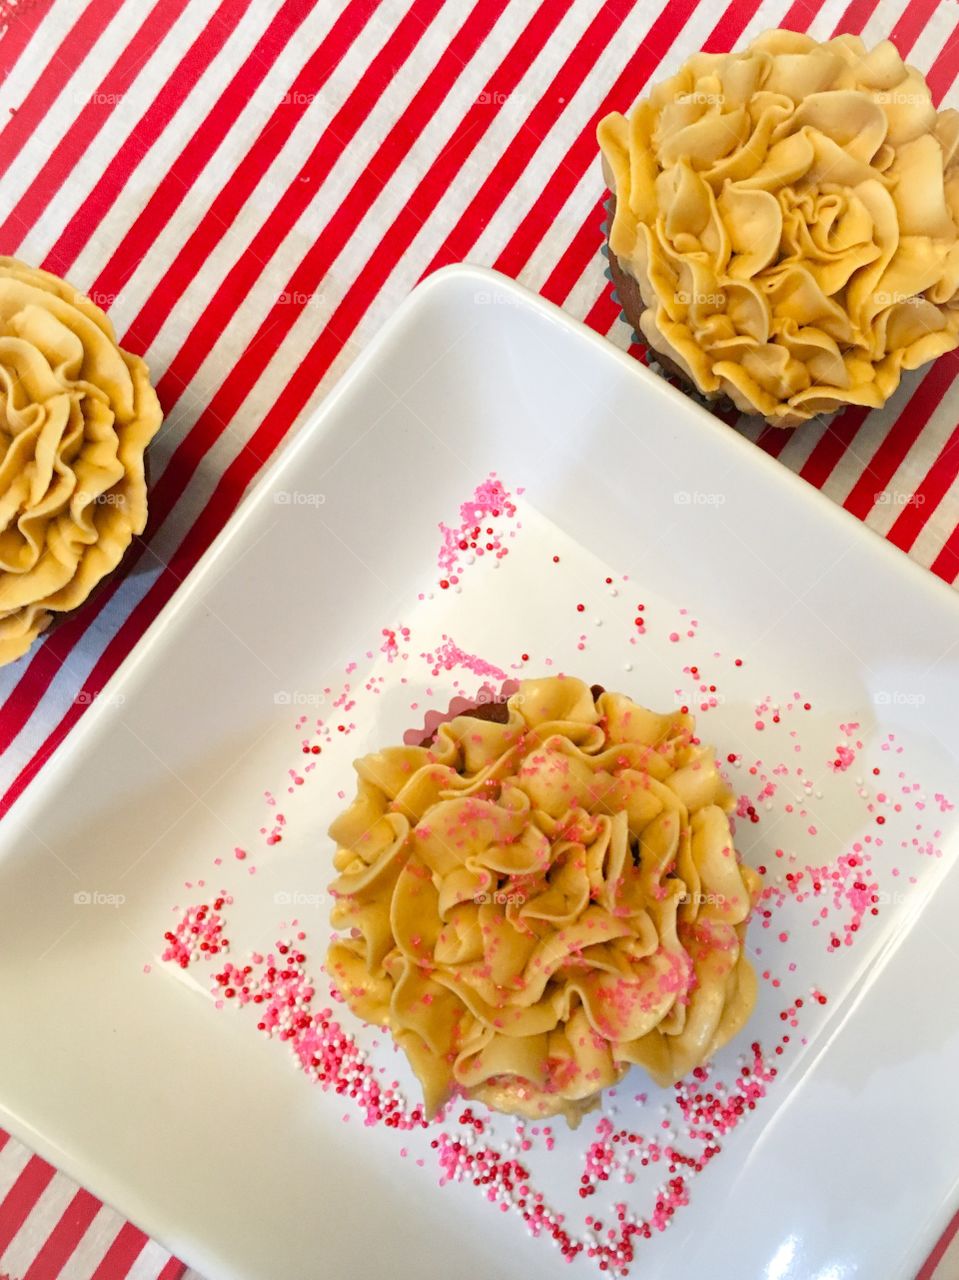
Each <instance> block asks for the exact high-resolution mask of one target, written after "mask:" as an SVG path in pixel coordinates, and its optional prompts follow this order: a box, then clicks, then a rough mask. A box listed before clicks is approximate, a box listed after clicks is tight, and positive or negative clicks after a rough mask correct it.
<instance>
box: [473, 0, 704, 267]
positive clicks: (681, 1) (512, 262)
mask: <svg viewBox="0 0 959 1280" xmlns="http://www.w3.org/2000/svg"><path fill="white" fill-rule="evenodd" d="M695 8H696V0H667V4H666V7H665V9H663V11H662V12H661V13H660V15H659V17H658V18H657V19H656V21H655V22H654V23H653V25H652V26H651V27H650V29H649V32H648V34H647V35H646V37H645V38H644V39H643V40H642V41H641V42H640V45H639V47H638V48H637V50H636V52H635V53H633V54H632V56H631V57H630V59H629V61H628V62H627V63H626V66H625V67H624V68H623V70H622V72H621V73H620V75H619V77H618V78H617V80H616V82H615V84H614V85H613V86H612V88H611V89H610V90H609V92H608V93H607V94H606V96H605V98H604V99H603V101H602V102H601V103H600V105H599V106H598V107H597V109H596V110H595V111H594V112H593V114H592V116H590V119H589V120H588V121H587V123H586V125H585V126H584V127H583V129H582V130H581V131H580V133H579V136H578V137H577V138H576V140H575V141H574V142H573V144H572V145H571V146H570V147H569V149H568V150H567V152H566V154H565V156H563V158H562V160H560V162H559V164H558V165H557V166H556V171H555V173H553V174H552V176H551V177H550V179H549V181H548V182H547V184H546V186H545V188H544V189H543V191H542V192H541V193H540V194H539V195H538V196H537V199H536V203H535V204H534V205H533V207H532V209H530V211H529V213H527V215H526V217H525V218H524V219H523V220H522V222H521V223H520V224H519V226H518V227H517V228H516V230H515V231H514V232H513V234H512V236H511V237H510V239H509V242H508V243H507V245H506V247H505V248H504V249H503V251H502V253H500V255H499V257H498V258H497V259H496V261H495V262H494V263H493V266H494V267H495V268H496V269H497V271H502V272H504V273H505V274H506V275H508V276H513V277H514V278H515V277H517V276H518V275H519V274H520V272H521V271H522V269H523V267H524V266H525V265H526V263H527V262H528V261H529V259H530V257H531V256H532V253H533V250H534V249H535V248H536V246H537V245H538V244H539V242H540V240H541V239H542V237H543V231H544V228H547V227H549V226H551V225H552V224H553V223H554V222H555V220H556V218H557V217H558V215H559V212H560V210H561V209H562V207H563V205H564V204H565V203H566V200H567V199H568V198H569V195H570V193H571V192H572V191H573V190H574V188H575V187H576V184H577V183H578V182H579V180H580V178H581V177H582V175H583V173H584V172H585V171H586V168H587V167H588V166H589V165H590V164H592V163H593V162H594V161H595V159H596V123H597V121H598V120H600V119H601V118H602V117H603V116H604V115H606V114H607V113H608V112H610V111H613V110H616V109H617V108H622V107H624V106H628V105H629V104H630V103H631V102H632V101H633V100H634V98H635V97H636V95H637V92H638V91H639V89H641V88H642V86H643V85H644V84H645V83H646V81H647V79H648V78H649V76H650V74H651V72H652V71H653V70H654V69H655V67H656V66H657V64H658V63H659V61H660V59H661V58H662V56H663V54H664V53H665V52H666V50H667V49H668V48H669V45H670V44H671V38H672V35H675V34H678V33H679V31H681V30H682V28H683V27H684V26H685V25H686V20H687V19H688V18H689V16H690V14H691V13H692V12H693V10H694V9H695Z"/></svg>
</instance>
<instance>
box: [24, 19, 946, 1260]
mask: <svg viewBox="0 0 959 1280" xmlns="http://www.w3.org/2000/svg"><path fill="white" fill-rule="evenodd" d="M773 26H788V27H791V28H794V29H796V30H809V31H810V32H811V33H812V34H813V35H815V36H817V37H819V38H827V37H829V36H830V35H832V34H835V33H838V32H843V31H845V32H855V33H860V34H862V36H863V37H864V39H865V40H866V42H867V44H872V43H875V42H876V41H878V40H880V39H882V38H884V37H886V36H890V35H891V37H892V39H893V40H894V41H895V43H896V44H897V46H898V48H899V49H900V51H901V52H902V54H903V55H904V56H907V57H908V59H909V61H911V62H913V63H915V64H916V65H917V66H919V67H920V68H921V69H922V70H923V71H924V72H926V73H927V75H928V78H929V83H930V85H931V86H932V88H933V92H934V95H935V97H936V99H937V100H938V101H939V103H940V105H959V93H957V87H956V86H955V85H954V80H955V79H956V75H957V71H959V3H957V0H851V2H848V3H847V0H763V2H762V3H758V0H730V2H729V3H725V4H724V3H723V0H719V2H718V3H707V2H706V0H665V2H664V0H611V2H609V0H607V2H606V3H602V2H601V0H315V2H313V0H152V2H151V0H19V3H16V2H15V0H0V29H2V30H3V35H2V37H0V77H2V80H0V253H5V254H15V255H17V256H20V257H22V258H24V259H26V260H27V261H28V262H30V263H32V264H35V265H41V266H43V267H46V268H48V269H50V270H52V271H55V272H57V273H59V274H61V275H65V276H67V277H68V278H69V279H70V280H71V282H72V283H74V284H75V285H77V286H78V287H79V288H81V289H83V290H85V291H88V292H89V293H90V294H91V296H92V297H93V298H94V299H95V300H96V301H97V302H98V303H99V304H100V305H101V306H103V307H104V308H105V309H106V310H107V311H108V312H109V314H110V316H111V318H112V319H113V321H114V324H115V325H116V328H117V332H118V335H119V336H120V339H121V341H122V343H123V345H124V346H125V347H126V348H128V349H129V350H130V351H132V352H135V353H137V354H139V355H143V356H145V357H146V359H147V361H148V363H149V365H150V368H151V370H152V373H153V376H154V380H155V382H156V383H157V387H158V392H159V395H160V399H161V401H162V404H163V407H164V410H165V412H166V415H167V417H166V421H165V423H164V426H163V428H162V430H161V433H160V435H159V437H158V439H157V440H156V442H155V443H154V445H153V447H152V449H151V471H152V492H151V518H150V523H149V526H148V530H147V534H146V536H145V539H144V540H143V542H142V544H141V545H140V546H139V547H138V549H137V550H136V552H135V554H134V555H133V556H132V557H131V561H130V564H129V571H128V572H127V573H126V574H125V576H124V577H123V578H122V579H118V580H116V581H114V582H113V583H112V584H111V586H110V588H109V589H108V590H107V591H106V592H105V593H104V594H103V595H102V596H100V597H98V599H97V600H96V602H95V603H93V604H92V605H91V606H90V607H89V608H87V609H85V610H83V611H81V612H80V613H79V614H77V615H76V616H75V617H74V618H73V619H72V620H70V621H68V622H67V623H65V624H64V625H63V626H61V627H60V628H58V629H57V631H56V632H55V633H53V634H52V635H51V636H50V637H49V639H47V640H46V641H45V642H44V643H43V644H41V645H39V646H38V647H37V648H35V649H34V651H33V652H32V653H31V654H30V655H28V656H27V657H26V658H24V659H22V660H21V661H19V662H18V663H16V664H15V665H13V666H11V667H8V668H5V669H3V670H2V671H0V755H2V758H0V797H2V798H0V812H2V811H5V810H6V809H7V808H9V806H10V804H11V803H12V802H13V800H14V799H15V798H16V796H17V795H19V794H20V792H21V791H22V790H23V788H24V787H25V786H26V784H27V783H28V782H29V780H30V779H31V778H32V777H33V776H34V775H35V774H36V773H37V771H38V770H39V769H40V768H42V767H43V764H44V761H45V760H46V759H47V758H48V757H49V755H50V753H51V751H52V750H53V749H54V747H55V746H56V745H57V744H58V743H59V742H60V741H62V740H63V738H64V737H65V735H66V734H67V733H68V732H69V731H70V729H71V727H72V726H73V725H74V724H75V723H76V722H77V720H78V719H79V718H80V716H81V715H82V714H83V712H84V709H85V707H86V706H88V705H89V704H90V702H91V700H92V697H93V696H94V695H95V694H96V692H97V691H98V690H99V689H100V688H102V686H103V685H104V683H105V682H106V680H107V679H108V678H109V676H110V675H111V674H112V673H113V671H115V670H116V668H117V666H118V664H119V663H120V662H121V661H122V660H123V658H124V657H125V656H126V654H127V653H129V652H130V650H131V649H132V648H133V646H134V645H135V644H136V642H137V640H138V638H139V636H140V635H142V633H143V631H144V630H145V628H146V627H147V626H148V624H149V623H150V622H151V621H152V619H153V618H154V617H156V615H157V613H158V611H159V610H160V609H161V608H162V606H163V605H164V604H165V603H166V602H167V601H168V600H169V599H170V597H171V596H172V594H173V593H174V592H175V591H176V588H177V586H178V584H179V583H180V582H181V581H182V580H183V578H184V576H185V575H186V574H187V573H189V571H190V569H191V568H192V566H193V565H194V564H195V563H196V561H197V559H198V557H199V556H200V555H201V554H202V552H203V551H204V549H205V548H206V547H207V545H208V544H209V542H210V541H211V539H212V538H213V537H214V536H215V535H216V533H217V532H218V531H219V530H220V529H221V528H222V526H223V524H224V522H225V521H226V520H227V519H228V518H229V516H230V514H231V512H232V511H233V510H234V509H235V507H236V505H237V503H238V502H240V500H241V499H242V497H243V494H244V492H245V490H246V488H247V487H248V485H249V484H250V482H251V481H252V480H253V479H254V478H255V477H256V475H257V473H258V471H259V470H260V468H261V467H262V466H263V464H264V463H265V462H266V461H267V460H268V459H269V458H270V457H271V456H272V455H273V454H274V452H275V451H276V450H277V449H278V448H280V447H281V446H282V444H283V442H284V441H285V440H288V439H289V437H290V436H291V435H292V434H293V433H294V432H295V431H296V429H297V427H298V426H299V425H300V424H301V423H302V422H303V421H305V419H306V418H307V417H308V416H309V414H310V412H311V410H312V409H314V408H315V406H316V405H317V404H318V403H319V402H320V401H321V400H322V399H323V397H324V396H325V395H326V393H327V392H328V391H329V389H330V387H331V386H332V385H333V383H334V382H335V381H336V380H337V379H338V378H339V377H340V376H341V375H342V373H343V371H344V370H345V369H346V368H347V367H348V366H349V364H350V363H351V361H352V360H353V359H354V357H355V356H356V354H357V353H358V352H359V351H360V350H361V349H362V348H363V346H364V345H365V343H366V342H367V341H368V339H369V338H370V337H371V336H372V335H373V334H374V333H375V332H376V330H377V329H378V328H379V327H380V326H381V325H382V323H383V322H384V320H385V319H386V318H387V317H388V316H389V315H390V314H391V313H392V311H393V310H394V309H395V307H396V306H397V304H398V303H399V302H400V301H401V299H402V298H403V297H405V295H406V294H407V293H408V291H409V290H410V289H411V288H412V287H413V286H414V285H415V283H416V282H417V280H419V279H420V278H421V277H422V276H423V275H424V274H427V273H429V272H431V271H434V270H436V268H437V267H440V266H442V265H444V264H446V263H451V262H458V261H462V260H466V261H470V262H476V263H483V264H486V265H490V266H493V267H496V268H497V269H499V270H500V271H503V272H505V273H506V274H508V275H510V276H514V277H515V278H517V279H518V280H520V281H521V282H522V283H523V284H525V285H527V286H528V287H530V288H532V289H534V290H537V291H539V292H540V293H542V294H543V295H544V296H545V297H547V298H549V299H551V300H552V301H554V302H556V303H559V304H560V305H562V306H563V307H565V308H566V309H567V310H568V311H569V312H570V313H571V314H572V315H574V316H576V317H577V318H579V319H582V320H585V322H586V323H587V324H588V325H590V326H591V327H592V328H594V329H596V330H598V331H599V332H600V333H604V334H607V335H608V336H609V339H610V340H611V341H612V342H615V343H616V344H617V345H619V346H621V347H624V348H625V347H628V346H629V342H630V334H629V331H628V329H627V327H626V326H625V325H624V324H622V323H621V322H620V320H619V319H618V308H617V306H616V303H615V302H614V301H613V300H612V299H611V297H610V290H609V286H608V285H607V283H606V280H605V279H604V276H603V265H604V264H603V261H602V259H601V257H600V255H599V247H600V243H601V232H600V224H601V222H602V218H603V212H602V200H603V195H604V192H603V182H602V178H601V176H600V171H599V164H598V160H597V150H596V144H595V139H594V130H595V124H596V121H597V120H598V118H599V117H600V116H601V115H603V114H605V113H606V112H607V111H608V110H610V109H613V108H619V109H625V108H628V106H629V105H630V104H631V102H632V100H633V99H634V98H635V97H637V96H638V95H640V94H641V93H642V92H643V89H644V86H645V85H646V84H647V83H648V82H649V80H650V78H655V77H656V76H657V75H658V74H661V72H660V63H663V64H664V67H665V68H668V69H669V70H673V69H675V68H676V67H677V66H678V65H679V64H680V63H681V62H682V60H683V59H685V58H686V57H687V56H689V54H691V53H692V52H694V51H695V50H696V49H700V48H704V49H707V50H712V51H722V50H726V49H730V48H732V47H734V46H736V45H738V44H741V43H743V42H744V41H745V40H747V39H749V38H750V37H752V36H753V35H755V34H757V33H758V32H760V31H762V30H764V29H765V28H768V27H773ZM634 353H635V354H636V355H637V356H638V357H640V358H641V357H642V352H641V351H640V350H639V349H638V348H635V349H634ZM957 374H959V358H957V357H956V356H955V355H952V356H947V357H944V358H942V359H941V360H939V361H938V362H937V363H936V364H935V365H934V366H933V367H932V368H931V369H929V370H928V371H926V372H920V373H916V374H910V375H908V376H907V378H906V379H905V381H904V384H903V386H902V387H901V388H900V390H899V392H898V393H897V395H896V396H895V398H894V399H893V400H892V401H891V402H890V403H889V404H888V405H887V406H886V407H885V408H884V409H883V410H881V411H879V412H875V413H869V414H867V413H864V412H859V411H851V412H847V413H845V414H843V415H842V416H841V417H839V418H838V419H836V420H835V421H834V422H832V423H831V424H829V425H828V426H826V425H823V424H819V423H813V424H810V425H809V426H807V427H805V428H803V429H802V430H800V431H797V432H796V433H795V434H789V433H779V432H774V431H772V430H765V431H762V430H757V429H756V428H755V427H745V428H743V429H744V430H745V431H746V434H748V435H749V436H750V437H751V438H752V439H753V440H754V441H755V442H756V444H757V447H759V448H762V449H765V450H766V451H767V452H769V453H771V454H773V455H775V456H777V457H778V458H779V459H780V461H781V462H782V463H783V465H785V466H788V467H791V468H792V469H793V470H794V471H797V472H799V473H800V474H801V475H802V476H803V477H804V478H805V479H806V480H807V481H808V482H809V483H810V484H813V485H815V486H816V487H818V488H821V489H823V490H824V491H825V492H826V493H827V494H828V495H829V496H830V497H831V498H832V499H833V500H834V501H836V502H839V503H842V504H843V505H844V506H845V507H846V508H847V509H848V510H850V511H852V512H854V513H855V514H856V515H857V516H858V517H859V518H860V519H862V520H864V521H865V522H866V523H867V524H869V525H870V526H871V527H872V528H874V529H876V530H877V531H878V532H879V533H881V534H882V535H884V536H885V537H887V538H888V539H889V540H890V541H891V542H893V543H894V544H895V545H896V546H897V547H899V548H901V549H902V550H903V551H904V552H907V553H908V554H909V555H911V556H913V557H914V558H915V559H916V560H918V561H919V563H920V564H922V565H924V566H925V567H927V568H928V569H929V570H930V571H931V572H933V573H935V574H937V575H939V576H940V577H941V578H943V579H945V580H946V581H947V582H950V583H954V582H956V580H957V578H959V466H957V460H959V380H957ZM954 1226H955V1224H954ZM951 1239H952V1237H951V1236H947V1237H945V1238H944V1240H943V1242H942V1243H941V1245H940V1247H939V1248H938V1249H937V1251H936V1252H935V1253H934V1254H933V1256H932V1258H931V1259H930V1261H929V1263H928V1264H927V1266H926V1268H925V1269H924V1271H923V1272H922V1275H923V1277H924V1280H930V1277H932V1276H933V1275H934V1276H935V1280H956V1278H957V1277H959V1245H957V1244H956V1243H952V1244H951V1245H950V1243H949V1241H950V1240H951ZM4 1274H5V1275H6V1276H7V1277H9V1278H10V1280H50V1278H52V1277H56V1276H61V1277H64V1278H66V1280H88V1278H89V1277H96V1280H121V1277H130V1278H136V1280H154V1278H155V1277H163V1280H175V1278H178V1277H181V1276H183V1275H189V1274H190V1273H188V1272H186V1271H185V1269H184V1267H183V1265H182V1264H181V1263H179V1262H177V1261H176V1260H175V1259H171V1258H170V1257H169V1256H168V1255H167V1254H166V1253H165V1251H164V1250H163V1249H162V1248H161V1247H160V1246H159V1245H158V1244H156V1243H154V1242H151V1241H149V1240H147V1239H146V1237H144V1236H143V1235H142V1233H141V1232H139V1231H138V1230H137V1229H136V1228H134V1227H133V1226H131V1225H130V1224H128V1223H124V1221H123V1220H122V1219H121V1218H120V1217H118V1215H116V1214H115V1213H114V1212H113V1211H111V1210H110V1209H108V1208H106V1207H104V1206H102V1205H100V1203H99V1202H98V1201H97V1200H96V1199H95V1198H94V1197H93V1196H91V1195H90V1194H88V1193H87V1192H86V1191H84V1190H82V1189H80V1188H78V1187H77V1186H76V1185H75V1184H74V1183H72V1182H71V1181H70V1180H69V1179H67V1178H66V1177H64V1176H62V1175H60V1174H58V1173H55V1172H54V1171H53V1170H52V1169H51V1168H50V1167H49V1166H48V1165H46V1164H45V1163H44V1162H43V1161H41V1160H40V1159H38V1158H37V1157H35V1156H31V1154H30V1153H29V1152H28V1151H27V1150H25V1149H24V1148H23V1147H22V1146H21V1145H20V1144H19V1143H18V1142H16V1141H15V1140H13V1139H12V1138H11V1139H7V1138H5V1136H4V1135H3V1134H0V1276H2V1275H4Z"/></svg>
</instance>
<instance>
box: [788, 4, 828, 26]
mask: <svg viewBox="0 0 959 1280" xmlns="http://www.w3.org/2000/svg"><path fill="white" fill-rule="evenodd" d="M824 4H825V0H794V3H793V4H791V5H790V6H789V8H788V9H787V10H786V12H785V13H784V14H783V16H782V19H781V20H780V23H779V25H780V27H782V28H784V29H785V30H787V31H806V30H808V28H809V27H810V26H811V25H812V22H813V19H814V18H817V17H818V16H819V10H820V9H821V8H822V7H823V5H824Z"/></svg>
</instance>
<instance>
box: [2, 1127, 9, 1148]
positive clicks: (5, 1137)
mask: <svg viewBox="0 0 959 1280" xmlns="http://www.w3.org/2000/svg"><path fill="white" fill-rule="evenodd" d="M9 1141H10V1135H9V1133H5V1132H4V1131H3V1129H0V1151H2V1150H3V1148H4V1147H5V1146H6V1145H7V1143H8V1142H9Z"/></svg>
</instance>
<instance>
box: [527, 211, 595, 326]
mask: <svg viewBox="0 0 959 1280" xmlns="http://www.w3.org/2000/svg"><path fill="white" fill-rule="evenodd" d="M605 208H606V196H605V194H604V195H603V196H602V197H601V198H600V199H599V200H597V201H596V203H595V204H594V205H593V208H592V211H591V212H590V214H589V216H588V217H587V218H586V219H585V221H584V222H583V224H582V225H581V227H580V228H579V230H578V231H577V232H576V234H575V235H574V236H573V238H572V240H570V242H569V244H568V245H567V246H566V248H565V249H564V250H563V252H562V253H561V254H560V256H559V259H558V261H557V263H556V265H555V266H554V267H553V269H552V271H551V272H550V273H549V275H548V276H547V277H546V279H545V280H544V281H543V286H542V288H541V289H540V293H541V294H542V295H543V297H544V298H548V299H549V301H550V302H555V303H557V304H561V303H562V302H563V301H564V300H565V299H566V298H567V297H568V296H569V291H570V289H572V287H573V285H574V284H575V283H576V281H577V280H578V279H579V278H580V276H581V275H582V274H583V272H584V271H585V270H586V268H587V267H588V266H589V264H590V262H591V261H592V259H593V258H595V257H596V256H597V255H598V254H599V251H600V248H601V246H602V244H603V232H602V229H601V228H602V224H603V218H604V216H605Z"/></svg>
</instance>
